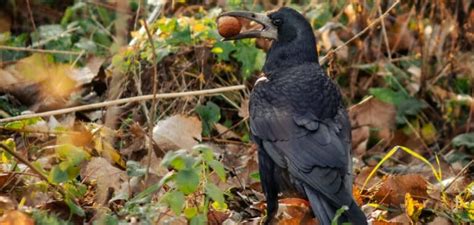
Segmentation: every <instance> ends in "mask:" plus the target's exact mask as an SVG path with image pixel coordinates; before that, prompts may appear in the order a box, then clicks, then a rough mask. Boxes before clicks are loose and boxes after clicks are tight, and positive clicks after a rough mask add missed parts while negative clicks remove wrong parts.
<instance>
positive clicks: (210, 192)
mask: <svg viewBox="0 0 474 225" xmlns="http://www.w3.org/2000/svg"><path fill="white" fill-rule="evenodd" d="M206 194H207V196H209V197H210V198H211V199H212V200H214V201H216V202H219V203H223V202H224V201H225V199H224V192H222V190H221V189H219V187H217V186H216V185H215V184H213V183H207V184H206Z"/></svg>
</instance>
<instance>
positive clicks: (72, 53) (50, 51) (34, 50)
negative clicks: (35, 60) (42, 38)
mask: <svg viewBox="0 0 474 225" xmlns="http://www.w3.org/2000/svg"><path fill="white" fill-rule="evenodd" d="M0 49H4V50H12V51H24V52H40V53H51V54H66V55H80V54H81V52H73V51H64V50H53V49H51V50H47V49H34V48H24V47H11V46H5V45H0Z"/></svg>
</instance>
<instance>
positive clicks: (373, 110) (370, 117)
mask: <svg viewBox="0 0 474 225" xmlns="http://www.w3.org/2000/svg"><path fill="white" fill-rule="evenodd" d="M395 116H396V110H395V106H393V105H392V104H388V103H385V102H382V101H380V100H378V99H376V98H374V97H369V98H366V99H364V100H362V101H361V102H359V103H358V104H356V105H354V106H352V107H350V108H349V118H350V120H351V125H352V127H361V126H370V127H374V128H380V129H384V128H388V129H392V128H394V126H395Z"/></svg>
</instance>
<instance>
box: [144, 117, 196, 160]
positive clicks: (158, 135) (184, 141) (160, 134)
mask: <svg viewBox="0 0 474 225" xmlns="http://www.w3.org/2000/svg"><path fill="white" fill-rule="evenodd" d="M201 133H202V125H201V121H199V119H198V118H196V117H187V116H184V115H175V116H171V117H168V118H166V119H165V120H160V121H158V123H157V124H156V126H155V127H154V128H153V139H154V140H155V142H156V143H157V144H158V146H160V148H161V149H163V150H165V151H168V150H177V149H192V147H193V146H195V145H197V144H198V141H197V140H199V141H200V140H201Z"/></svg>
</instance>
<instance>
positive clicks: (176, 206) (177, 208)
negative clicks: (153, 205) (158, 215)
mask: <svg viewBox="0 0 474 225" xmlns="http://www.w3.org/2000/svg"><path fill="white" fill-rule="evenodd" d="M184 201H185V198H184V194H183V192H181V191H172V192H167V193H166V194H165V195H164V196H163V198H162V202H163V203H165V204H167V205H168V206H169V207H170V209H171V210H172V211H173V212H174V213H175V214H176V215H178V216H179V215H180V214H181V211H183V208H184Z"/></svg>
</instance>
